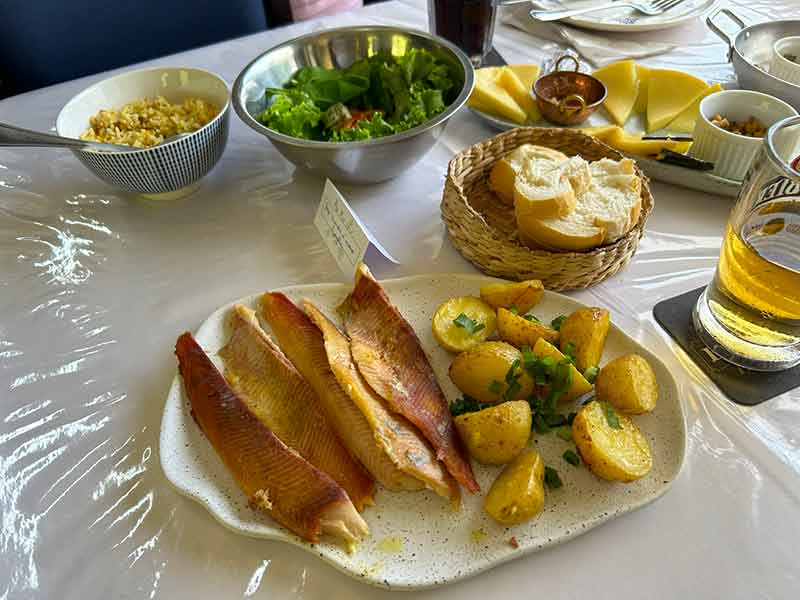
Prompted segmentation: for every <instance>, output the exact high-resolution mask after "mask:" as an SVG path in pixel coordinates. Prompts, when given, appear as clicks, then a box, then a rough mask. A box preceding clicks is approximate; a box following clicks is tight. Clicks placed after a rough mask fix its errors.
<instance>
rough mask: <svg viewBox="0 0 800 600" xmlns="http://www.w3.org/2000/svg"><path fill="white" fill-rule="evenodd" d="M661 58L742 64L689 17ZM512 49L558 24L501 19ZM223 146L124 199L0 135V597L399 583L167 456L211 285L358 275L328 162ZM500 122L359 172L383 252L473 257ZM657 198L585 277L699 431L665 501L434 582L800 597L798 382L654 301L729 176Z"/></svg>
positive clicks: (574, 594) (701, 273) (66, 162)
mask: <svg viewBox="0 0 800 600" xmlns="http://www.w3.org/2000/svg"><path fill="white" fill-rule="evenodd" d="M736 4H738V5H739V6H737V10H738V11H739V12H741V13H742V14H743V15H744V16H745V17H746V18H748V19H749V20H750V21H751V22H755V21H759V20H764V19H766V18H788V17H789V15H790V14H791V13H794V15H795V16H796V17H800V10H799V9H798V6H797V3H796V1H795V0H776V1H769V0H756V1H752V2H749V1H748V2H745V1H744V0H738V1H737V2H736ZM423 9H424V3H423V2H422V1H421V0H403V1H402V2H390V3H387V4H379V5H372V6H369V7H367V8H365V9H363V10H361V11H358V12H355V13H351V14H345V15H337V16H335V17H328V18H323V19H321V20H318V21H313V22H307V23H302V24H297V25H293V26H291V27H288V28H284V29H277V30H274V31H268V32H264V33H261V34H257V35H253V36H250V37H245V38H241V39H237V40H233V41H230V42H226V43H223V44H218V45H215V46H210V47H207V48H201V49H198V50H193V51H190V52H186V53H184V54H181V55H178V56H173V57H167V58H163V59H159V60H156V61H152V63H151V64H181V65H187V66H196V67H203V68H207V69H211V70H213V71H216V72H218V73H220V74H221V75H222V76H223V77H224V78H225V79H226V80H227V81H228V82H229V83H232V82H233V80H234V79H235V77H236V75H237V74H238V72H239V71H240V70H241V68H242V67H243V66H244V65H245V64H246V63H247V62H248V61H249V60H250V59H251V58H252V57H253V56H255V55H256V54H258V53H259V52H261V51H263V50H264V49H266V48H268V47H269V46H272V45H273V44H275V43H278V42H280V41H283V40H285V39H288V38H291V37H294V36H296V35H299V34H301V33H305V32H308V31H311V30H314V29H321V28H326V27H331V26H334V25H347V24H357V23H380V24H403V25H408V26H414V27H418V28H421V29H425V28H426V16H425V12H424V10H423ZM676 35H680V36H684V37H683V38H682V39H685V41H686V43H685V45H682V46H681V48H680V49H678V50H676V51H675V52H673V53H671V54H670V55H669V56H660V57H656V58H653V59H650V60H644V61H643V62H645V63H647V64H670V63H673V64H675V63H677V64H680V65H681V66H682V67H684V68H687V69H689V70H691V71H693V72H695V73H697V74H698V75H701V76H703V77H707V78H709V79H715V80H720V79H726V78H730V77H731V76H732V72H731V69H730V67H729V66H728V65H727V64H726V63H725V53H724V48H723V46H722V44H721V43H719V42H718V41H717V40H716V38H714V37H713V35H712V34H710V33H707V32H705V31H704V30H703V28H702V26H701V25H700V24H699V23H698V24H696V25H690V26H687V27H684V28H682V29H681V30H679V31H678V32H677V33H676ZM496 45H497V47H498V49H499V50H500V52H501V53H502V54H503V55H504V56H505V57H506V58H507V59H508V60H509V61H511V62H516V61H520V62H521V61H529V62H538V61H540V60H541V59H542V58H544V57H546V56H548V55H550V54H552V52H553V51H555V50H556V46H555V44H553V43H550V42H541V41H537V40H535V39H534V38H532V37H530V36H529V35H528V34H525V33H523V32H520V31H517V30H512V29H509V28H506V27H502V26H501V27H498V31H497V38H496ZM104 76H105V75H98V76H94V77H88V78H85V79H82V80H79V81H74V82H69V83H65V84H62V85H58V86H55V87H52V88H49V89H44V90H40V91H36V92H32V93H29V94H25V95H22V96H18V97H14V98H10V99H7V100H5V101H3V102H0V120H2V121H4V122H10V123H15V124H18V125H20V126H23V127H29V128H34V129H42V130H46V129H47V128H48V127H51V126H52V125H53V123H54V121H55V117H56V115H57V113H58V110H59V109H60V107H61V106H63V104H64V103H65V102H66V101H67V100H68V99H69V98H70V97H72V96H73V95H74V94H75V93H76V92H78V91H79V90H80V89H82V88H84V87H86V86H87V85H89V84H90V83H91V82H93V81H94V80H96V79H99V78H102V77H104ZM231 123H232V130H231V138H230V142H229V144H228V148H227V151H226V153H225V155H224V156H223V158H222V160H221V163H220V164H219V166H218V167H217V168H216V169H215V171H214V172H213V173H212V174H211V175H210V176H209V177H208V178H207V180H205V182H204V183H203V185H202V187H201V188H200V190H199V191H198V192H196V193H195V194H194V195H192V196H190V197H188V198H185V199H182V200H178V201H175V202H168V203H154V202H148V201H143V200H137V199H132V198H130V197H128V196H125V195H123V194H120V193H116V192H115V191H114V190H112V189H111V188H109V187H108V186H107V185H105V184H104V183H102V182H101V181H99V180H97V179H95V178H94V177H93V176H92V175H91V174H90V173H89V172H88V171H86V170H85V169H84V168H83V167H82V166H81V165H80V164H79V163H78V162H77V161H76V160H75V159H74V158H73V156H72V155H71V154H70V153H68V152H62V151H48V150H38V149H4V150H0V315H1V316H0V390H2V395H0V398H1V399H2V400H1V402H0V419H2V421H1V422H0V510H2V513H1V514H2V525H1V526H0V598H3V599H5V598H8V599H20V598H49V597H63V598H156V597H162V598H205V597H208V598H213V597H225V598H232V597H240V596H241V597H255V598H258V597H260V598H281V599H287V600H288V599H290V598H325V599H326V600H336V599H344V598H383V597H388V592H385V591H380V590H373V589H371V588H368V587H366V586H364V585H362V584H359V583H358V582H356V581H353V580H351V579H348V578H347V577H345V576H344V575H341V574H339V573H338V572H336V571H335V570H334V569H333V568H331V567H329V566H327V565H325V564H323V563H322V562H320V561H319V560H317V559H316V558H315V557H314V556H313V555H311V554H308V553H306V552H303V551H301V550H299V549H296V548H293V547H289V546H286V545H281V544H277V543H272V542H265V541H260V540H252V539H246V538H243V537H240V536H238V535H235V534H233V533H230V532H228V531H227V530H225V529H224V528H223V527H221V526H220V525H219V524H218V523H217V522H216V521H214V520H213V519H212V518H211V517H210V516H209V514H208V513H207V512H206V511H205V510H204V509H203V508H201V507H200V506H199V505H198V504H196V503H194V502H192V501H190V500H187V499H183V498H182V497H180V496H179V495H178V494H177V493H176V492H175V491H173V489H172V488H171V487H170V486H169V485H168V484H167V482H166V480H165V478H164V476H163V474H162V472H161V469H160V466H159V460H158V433H159V425H160V418H161V411H162V407H163V402H164V398H165V394H166V391H167V389H168V387H169V384H170V381H171V379H172V377H173V375H174V373H175V361H174V357H173V355H172V346H173V343H174V340H175V337H176V336H177V334H179V333H180V332H182V331H184V330H191V329H194V328H195V327H197V325H198V324H199V323H200V322H201V321H202V320H203V319H204V318H205V317H206V316H207V315H208V314H209V313H210V312H211V311H212V310H213V309H215V308H216V307H217V306H219V305H221V304H222V303H224V302H227V301H229V300H231V299H234V298H237V297H240V296H244V295H246V294H249V293H252V292H256V291H262V290H266V289H268V288H272V287H277V286H281V285H287V284H294V283H312V282H322V281H341V280H342V276H341V275H340V274H339V273H338V271H337V268H336V265H335V263H334V261H333V258H332V257H331V256H330V255H329V254H328V252H327V251H326V249H325V247H324V245H323V244H322V241H321V239H320V237H319V236H318V234H317V233H316V231H315V229H314V228H313V225H312V224H311V220H312V217H313V214H314V211H315V208H316V205H317V202H318V198H319V195H320V193H321V190H322V185H323V182H322V181H321V180H320V179H317V178H313V177H310V176H308V175H305V174H303V173H302V172H297V171H295V170H294V168H293V167H292V166H291V165H290V164H289V163H287V162H286V161H285V160H283V158H281V156H280V155H279V154H278V153H277V152H276V151H275V150H274V149H273V148H272V147H271V146H270V145H269V144H268V143H267V142H266V141H265V140H264V139H263V138H261V137H258V136H256V135H255V134H254V133H252V132H251V131H250V130H248V129H246V128H245V127H244V125H242V123H241V122H239V120H238V119H236V118H235V117H232V119H231ZM491 134H492V132H491V131H490V130H489V129H487V128H486V127H485V126H484V125H482V124H481V123H479V122H478V121H477V120H476V119H474V118H473V117H471V116H470V114H469V113H468V112H467V111H461V112H460V113H459V114H458V115H456V116H455V117H454V118H453V120H452V121H451V123H450V125H449V127H448V129H447V131H446V133H445V135H444V136H443V137H442V139H441V140H440V142H439V143H438V144H437V145H436V147H435V148H434V149H433V150H432V151H431V153H430V154H429V155H428V156H427V157H426V158H425V160H423V161H421V162H420V163H419V164H418V165H417V166H416V167H415V168H414V169H413V172H411V173H407V174H405V175H403V176H401V177H400V178H398V179H397V180H395V181H392V182H389V183H385V184H379V185H375V186H371V187H363V188H357V187H347V186H342V191H343V192H344V193H345V194H346V196H347V197H348V198H349V199H350V200H351V202H352V204H353V206H354V208H355V210H356V211H357V212H358V214H359V215H360V216H361V217H362V218H363V220H364V221H365V222H366V223H367V225H368V226H369V227H370V228H371V229H372V230H373V232H374V233H375V235H376V236H377V237H378V239H380V240H381V241H382V242H383V243H385V245H386V246H387V247H388V249H389V251H390V252H392V253H393V254H394V256H395V257H396V258H397V259H398V260H399V261H400V263H401V264H400V265H398V266H394V267H383V268H381V269H379V270H378V271H377V273H376V275H377V276H378V277H381V278H384V277H393V276H401V275H406V274H413V273H421V272H441V273H448V272H458V271H472V270H473V268H472V267H471V266H470V265H469V264H468V263H467V262H466V261H465V260H464V259H462V258H461V256H460V255H459V254H458V253H457V252H456V251H455V249H454V248H453V247H452V245H451V244H450V242H449V241H448V239H447V237H446V233H445V230H444V226H443V225H442V223H441V220H440V218H439V200H440V194H441V187H442V182H443V173H444V169H445V165H446V163H447V161H448V160H449V158H450V157H451V156H452V155H453V154H454V153H455V152H457V151H458V150H460V149H461V148H463V147H465V146H467V145H469V144H471V143H474V142H476V141H478V140H480V139H483V138H486V137H488V136H489V135H491ZM653 192H654V195H655V198H656V208H655V212H654V213H653V215H652V217H651V219H650V221H649V223H648V231H647V235H646V236H645V237H644V239H643V240H642V244H641V247H640V249H639V252H638V254H637V255H636V257H635V259H634V261H633V262H632V263H631V264H630V266H628V267H627V268H626V269H625V270H624V271H623V272H621V273H620V274H619V275H617V276H615V277H613V278H612V279H610V280H608V281H606V282H604V283H602V284H600V285H598V286H595V287H593V288H591V289H590V290H587V291H583V292H580V293H576V294H574V295H575V297H576V298H578V299H580V300H582V301H584V302H590V303H596V304H598V305H600V306H606V307H608V308H609V309H611V310H612V312H613V316H614V320H615V322H616V323H617V324H618V325H619V326H620V327H622V328H623V329H624V330H625V331H627V332H628V333H630V334H631V335H632V336H633V337H635V338H636V339H638V340H639V341H641V342H643V343H645V344H647V345H648V347H650V348H652V349H653V351H654V352H656V353H657V354H658V355H659V356H660V357H661V358H662V360H664V361H665V362H666V363H667V364H668V366H670V368H671V369H672V371H673V372H674V373H675V376H676V378H677V380H678V382H679V386H680V389H681V394H682V397H683V402H684V406H685V410H686V416H687V425H688V434H689V442H688V456H687V461H686V464H685V467H684V470H683V472H682V474H681V475H680V477H679V478H678V480H677V481H676V483H675V485H674V487H673V489H672V490H671V492H670V493H669V494H667V495H666V496H665V497H663V498H662V499H660V500H658V501H657V502H655V503H654V504H652V505H650V506H648V507H646V508H644V509H642V510H640V511H637V512H635V513H633V514H630V515H628V516H625V517H624V518H621V519H618V520H615V521H613V522H611V523H609V524H607V525H605V526H603V527H601V528H599V529H597V530H595V531H593V532H591V533H589V534H587V535H585V536H582V537H580V538H578V539H576V540H574V541H572V542H570V543H568V544H565V545H562V546H558V547H555V548H552V549H549V550H546V551H543V552H541V553H538V554H535V555H532V556H529V557H527V558H524V559H521V560H518V561H515V562H512V563H510V564H507V565H505V566H503V567H500V568H498V569H495V570H493V571H490V572H489V573H487V574H484V575H481V576H479V577H477V578H474V579H472V580H469V581H466V582H462V583H459V584H455V585H452V586H449V587H446V588H443V589H440V590H434V591H428V592H424V593H419V594H417V595H418V596H419V597H425V598H437V599H445V598H454V599H455V598H458V599H463V598H483V597H488V596H489V595H490V594H491V595H492V596H494V597H502V595H505V596H507V597H520V596H524V597H532V596H534V595H535V596H536V597H542V598H578V597H586V596H588V595H591V597H592V598H597V599H600V598H637V599H638V598H676V597H687V598H790V597H791V598H797V597H798V592H800V567H798V563H797V551H796V544H797V540H798V539H800V404H798V401H800V390H794V391H792V392H790V393H787V394H784V395H783V396H782V397H779V398H776V399H773V400H772V401H769V402H767V403H764V404H762V405H760V406H758V407H756V408H753V409H748V408H743V407H739V406H736V405H734V404H732V403H731V402H729V401H728V400H727V399H726V398H725V397H724V396H722V395H721V394H720V393H719V391H718V390H717V389H716V388H715V387H714V386H713V385H712V384H711V383H710V382H709V381H708V379H707V378H706V377H705V376H704V375H703V374H702V373H701V372H700V371H699V370H698V369H697V368H696V367H695V366H694V365H693V364H692V363H691V362H689V361H688V359H687V358H686V357H685V355H684V354H683V353H682V352H681V351H680V350H679V349H677V347H676V346H675V344H674V343H673V342H672V341H671V340H670V339H669V338H668V336H667V335H666V334H665V333H664V332H663V331H662V330H661V329H660V328H659V327H658V326H657V325H656V324H655V323H654V321H653V317H652V313H651V309H652V306H653V305H654V304H655V303H656V302H657V301H658V300H660V299H663V298H667V297H670V296H673V295H676V294H678V293H680V292H683V291H687V290H690V289H693V288H695V287H698V286H700V285H702V284H704V283H706V282H707V281H708V280H709V279H710V277H711V275H712V272H713V269H714V266H715V264H716V261H717V255H718V252H719V246H720V242H721V233H722V231H723V225H724V223H725V220H726V217H727V213H728V211H729V209H730V206H731V200H729V199H725V198H721V197H715V196H710V195H706V194H701V193H696V192H692V191H688V190H685V189H681V188H677V187H674V186H671V185H665V184H660V183H655V184H653Z"/></svg>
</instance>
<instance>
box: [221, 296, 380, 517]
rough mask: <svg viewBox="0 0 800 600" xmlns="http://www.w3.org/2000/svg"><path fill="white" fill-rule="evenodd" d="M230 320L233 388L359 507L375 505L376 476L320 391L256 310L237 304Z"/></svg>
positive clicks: (228, 371) (225, 353) (227, 357)
mask: <svg viewBox="0 0 800 600" xmlns="http://www.w3.org/2000/svg"><path fill="white" fill-rule="evenodd" d="M230 325H231V337H230V339H229V340H228V343H227V344H226V345H225V346H224V347H223V348H222V349H221V350H220V351H219V355H220V357H222V360H223V361H224V362H225V378H226V379H227V380H228V383H229V384H230V385H231V387H232V388H233V389H234V390H235V391H236V392H238V393H239V395H240V397H241V398H242V400H244V402H245V403H246V404H247V406H248V408H249V409H250V410H251V411H252V412H253V413H254V414H255V415H256V416H257V417H258V418H259V419H260V420H261V421H262V422H263V423H264V424H265V425H266V426H267V427H269V429H270V431H272V432H273V433H274V434H275V435H277V436H278V438H280V440H281V441H282V442H284V443H285V444H286V445H287V446H289V447H290V448H292V449H294V450H296V451H297V452H298V453H299V454H300V455H301V456H302V457H303V458H305V459H306V460H307V461H308V462H310V463H311V464H312V465H314V466H315V467H317V468H318V469H321V470H322V471H324V472H325V473H327V474H328V475H330V476H331V477H332V478H333V479H334V481H336V483H338V484H339V485H341V486H342V487H343V488H344V490H345V491H346V492H347V494H348V496H350V500H351V501H352V502H353V504H354V505H355V507H356V508H357V509H358V510H359V511H363V510H364V507H365V506H367V505H373V504H374V503H375V501H374V495H375V482H374V481H373V479H372V476H371V475H370V474H369V473H367V471H366V470H365V469H364V467H362V466H361V464H359V463H358V462H356V461H355V460H353V459H352V457H351V456H350V453H349V452H348V451H347V448H345V446H344V444H342V441H341V439H340V438H339V436H338V434H337V433H336V431H335V430H334V429H333V427H332V426H331V424H330V423H329V422H328V421H327V419H326V418H325V416H324V414H323V413H322V406H321V403H320V400H319V398H318V397H317V394H316V393H315V392H314V390H313V389H311V386H310V385H309V384H308V382H307V381H306V380H305V378H304V377H303V376H302V375H300V373H298V372H297V369H295V367H294V365H292V363H291V362H290V361H289V359H288V358H286V356H285V355H284V354H283V352H282V351H281V349H280V348H278V346H277V345H276V344H275V342H273V341H272V340H271V339H270V338H269V336H268V335H267V333H266V332H265V331H264V330H263V329H262V327H261V325H260V324H259V322H258V318H257V317H256V314H255V312H254V311H253V310H251V309H249V308H247V307H246V306H243V305H241V304H237V305H235V306H234V307H233V310H232V311H231V316H230Z"/></svg>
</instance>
